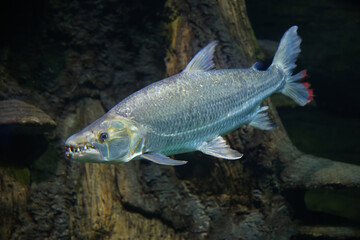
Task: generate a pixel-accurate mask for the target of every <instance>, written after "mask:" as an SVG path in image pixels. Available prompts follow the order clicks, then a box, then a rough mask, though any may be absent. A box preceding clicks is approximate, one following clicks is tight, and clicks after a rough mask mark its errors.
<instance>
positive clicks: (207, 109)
mask: <svg viewBox="0 0 360 240" xmlns="http://www.w3.org/2000/svg"><path fill="white" fill-rule="evenodd" d="M297 29H298V27H297V26H292V27H291V28H289V29H288V30H287V31H286V32H285V33H284V35H283V37H282V38H281V41H280V44H279V47H278V50H277V52H276V53H275V56H274V58H273V62H272V64H271V65H270V66H269V68H268V69H267V70H259V69H258V68H257V64H254V65H253V66H252V67H250V68H245V69H219V70H217V69H215V65H214V61H213V56H214V52H215V48H216V46H217V44H218V42H217V41H216V40H214V41H212V42H210V43H209V44H208V45H207V46H206V47H204V48H203V49H202V50H200V51H199V52H198V53H197V54H196V55H195V56H194V58H193V59H192V60H191V61H190V62H189V63H188V65H187V66H186V67H185V69H184V70H183V71H181V72H180V73H178V74H175V75H173V76H170V77H167V78H165V79H163V80H160V81H157V82H154V83H152V84H150V85H148V86H146V87H144V88H143V89H140V90H139V91H137V92H135V93H133V94H131V95H129V96H128V97H126V98H125V99H123V100H122V101H120V102H119V103H118V104H117V105H115V106H114V107H113V108H111V109H110V110H109V111H108V112H107V113H106V114H104V115H103V116H102V117H100V118H99V119H97V120H96V121H95V122H93V123H91V124H90V125H89V126H87V127H85V128H84V129H83V130H81V131H80V132H78V133H76V134H74V135H72V136H71V137H69V138H68V139H67V140H66V142H65V145H66V146H67V151H66V155H67V156H68V157H69V158H70V159H73V160H75V161H80V162H92V163H107V164H121V163H126V162H129V161H131V160H138V159H145V160H149V161H152V162H155V163H158V164H162V165H170V166H177V165H183V164H186V163H187V161H185V160H175V159H172V158H170V157H169V156H172V155H176V154H180V153H187V152H194V151H200V152H202V153H204V154H207V155H210V156H213V157H216V158H222V159H228V160H236V159H240V158H241V157H242V156H243V154H242V153H240V152H239V151H237V150H235V149H232V148H231V147H230V146H229V145H228V144H227V142H226V141H225V139H224V137H223V136H225V135H226V134H228V133H230V132H232V131H234V130H236V129H238V128H239V127H241V126H243V125H249V126H252V127H255V128H258V129H261V130H271V129H274V128H275V127H276V125H275V124H274V122H273V121H272V120H271V119H270V117H269V116H268V113H267V112H266V111H267V109H268V106H262V102H263V101H264V99H266V98H267V97H269V96H270V95H272V94H273V93H277V92H280V93H282V94H284V95H286V96H288V97H290V98H291V99H293V100H294V101H295V102H296V103H298V104H299V105H301V106H304V105H305V104H307V103H309V102H310V101H311V100H312V99H313V96H314V95H313V90H312V89H310V84H309V83H307V82H303V81H302V79H304V78H305V77H306V76H307V75H306V70H303V71H300V72H299V73H296V74H294V75H293V70H294V68H295V67H296V63H295V62H296V60H297V57H298V55H299V53H300V51H301V50H300V43H301V38H300V37H299V35H298V34H297Z"/></svg>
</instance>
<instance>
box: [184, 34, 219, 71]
mask: <svg viewBox="0 0 360 240" xmlns="http://www.w3.org/2000/svg"><path fill="white" fill-rule="evenodd" d="M217 43H218V41H211V42H210V43H209V44H208V45H206V47H204V48H203V49H201V50H200V51H199V52H198V53H197V54H196V55H195V57H194V58H193V59H192V60H191V61H190V62H189V64H188V65H187V66H186V68H185V69H184V72H189V71H195V70H201V71H208V70H211V69H213V68H214V67H215V64H214V62H213V57H214V52H215V47H216V45H217Z"/></svg>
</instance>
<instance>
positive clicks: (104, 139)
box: [65, 113, 144, 164]
mask: <svg viewBox="0 0 360 240" xmlns="http://www.w3.org/2000/svg"><path fill="white" fill-rule="evenodd" d="M137 125H138V124H136V122H135V121H132V120H130V119H127V118H124V117H121V116H118V115H116V114H110V113H107V114H105V115H104V116H102V117H101V118H99V119H98V120H96V121H95V122H93V123H92V124H90V125H89V126H87V127H85V128H84V129H83V130H81V131H80V132H78V133H76V134H74V135H72V136H71V137H69V138H68V139H67V140H66V142H65V145H66V146H67V147H68V150H67V152H66V155H67V156H68V157H70V158H72V159H73V160H76V161H80V162H95V163H109V164H111V163H124V162H128V161H130V160H132V159H133V158H134V157H136V156H139V155H141V153H142V148H143V143H144V137H143V136H144V134H143V131H142V130H141V129H140V128H139V127H138V126H137Z"/></svg>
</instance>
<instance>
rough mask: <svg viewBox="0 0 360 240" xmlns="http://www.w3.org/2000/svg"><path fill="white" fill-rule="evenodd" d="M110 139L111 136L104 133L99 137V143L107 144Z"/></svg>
mask: <svg viewBox="0 0 360 240" xmlns="http://www.w3.org/2000/svg"><path fill="white" fill-rule="evenodd" d="M108 138H109V134H108V133H107V132H102V133H100V135H99V141H100V142H105V141H106V140H107V139H108Z"/></svg>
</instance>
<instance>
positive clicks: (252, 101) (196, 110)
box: [111, 68, 282, 155]
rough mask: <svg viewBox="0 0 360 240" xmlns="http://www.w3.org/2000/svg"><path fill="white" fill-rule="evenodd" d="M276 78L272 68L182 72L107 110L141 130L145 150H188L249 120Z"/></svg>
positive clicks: (278, 77) (278, 80)
mask: <svg viewBox="0 0 360 240" xmlns="http://www.w3.org/2000/svg"><path fill="white" fill-rule="evenodd" d="M281 79H282V73H281V71H279V70H277V69H269V70H267V71H258V70H256V69H255V68H250V69H225V70H211V71H189V72H181V73H179V74H176V75H174V76H171V77H169V78H166V79H164V80H162V81H159V82H156V83H154V84H151V85H149V86H148V87H146V88H144V89H142V90H140V91H138V92H136V93H135V94H132V95H130V96H129V97H128V98H126V99H124V100H123V101H121V102H120V103H119V104H118V105H116V106H115V107H114V108H113V109H112V110H111V112H113V113H116V114H118V115H120V116H123V117H125V118H130V119H132V120H134V121H136V122H137V123H138V124H140V125H142V127H143V128H145V129H146V133H147V136H146V141H145V146H144V149H145V151H146V152H158V153H162V154H164V155H171V154H177V153H183V152H191V151H195V150H197V149H198V148H199V146H200V145H201V144H202V143H203V142H205V141H207V140H209V139H213V138H215V137H217V136H223V135H225V134H227V133H228V132H231V131H232V130H234V129H236V128H238V127H239V126H241V125H244V124H248V123H249V122H250V121H251V120H252V119H253V118H254V115H255V114H256V113H257V110H258V109H259V105H260V103H261V102H262V101H263V100H264V99H265V98H267V97H268V96H270V95H271V94H272V93H274V92H276V91H277V89H278V88H279V87H280V86H281V85H282V81H281Z"/></svg>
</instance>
